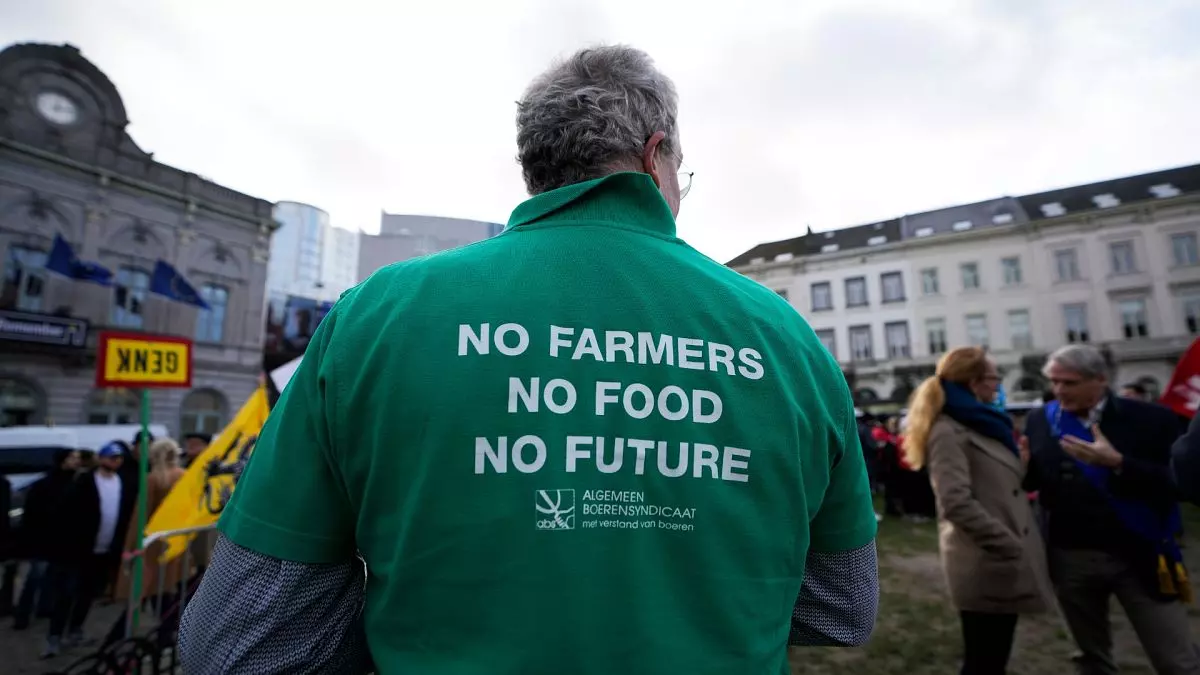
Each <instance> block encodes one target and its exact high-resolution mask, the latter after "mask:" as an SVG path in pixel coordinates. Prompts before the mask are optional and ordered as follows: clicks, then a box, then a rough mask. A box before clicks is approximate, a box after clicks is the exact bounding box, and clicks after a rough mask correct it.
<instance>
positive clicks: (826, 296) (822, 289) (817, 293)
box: [810, 281, 833, 312]
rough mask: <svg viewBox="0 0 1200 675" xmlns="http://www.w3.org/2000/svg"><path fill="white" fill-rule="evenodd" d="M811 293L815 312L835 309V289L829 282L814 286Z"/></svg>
mask: <svg viewBox="0 0 1200 675" xmlns="http://www.w3.org/2000/svg"><path fill="white" fill-rule="evenodd" d="M810 293H811V294H812V308H813V311H814V312H823V311H826V310H830V309H833V288H832V287H831V286H830V285H829V282H828V281H822V282H821V283H819V284H813V285H812V288H811V289H810Z"/></svg>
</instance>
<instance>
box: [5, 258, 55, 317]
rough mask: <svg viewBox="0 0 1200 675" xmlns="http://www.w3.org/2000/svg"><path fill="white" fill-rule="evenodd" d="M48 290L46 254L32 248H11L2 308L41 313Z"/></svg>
mask: <svg viewBox="0 0 1200 675" xmlns="http://www.w3.org/2000/svg"><path fill="white" fill-rule="evenodd" d="M45 289H46V253H45V251H39V250H37V249H36V248H30V247H28V246H18V245H13V246H9V247H8V264H7V265H5V269H4V291H3V296H0V299H2V302H0V307H4V308H7V309H16V310H20V311H23V312H40V311H41V310H42V296H43V295H44V292H45Z"/></svg>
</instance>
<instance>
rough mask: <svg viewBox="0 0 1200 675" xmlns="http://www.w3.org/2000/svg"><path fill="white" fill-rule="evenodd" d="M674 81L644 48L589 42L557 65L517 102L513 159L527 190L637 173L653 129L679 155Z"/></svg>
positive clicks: (543, 74)
mask: <svg viewBox="0 0 1200 675" xmlns="http://www.w3.org/2000/svg"><path fill="white" fill-rule="evenodd" d="M677 114H678V96H677V95H676V93H675V85H674V84H673V83H672V82H671V80H670V79H668V78H667V77H666V76H665V75H663V74H662V73H660V72H659V71H658V69H657V68H655V66H654V62H653V61H652V60H651V59H650V57H649V56H648V55H646V53H645V52H642V51H640V50H637V49H634V48H632V47H625V46H621V45H616V46H602V47H589V48H587V49H582V50H580V51H578V52H575V53H574V54H572V55H571V56H569V57H567V58H566V59H564V60H562V61H559V62H558V63H555V64H554V65H553V66H552V67H551V68H550V69H549V70H547V71H546V72H544V73H542V74H541V75H540V76H538V77H537V78H536V79H535V80H534V81H533V82H532V83H531V84H530V85H529V88H528V89H526V90H525V93H524V95H522V96H521V100H520V101H518V102H517V159H518V160H519V161H520V163H521V170H522V173H523V174H524V176H525V187H526V188H527V189H528V190H529V194H531V195H538V194H541V193H543V192H548V191H550V190H554V189H557V188H560V187H564V186H566V185H572V184H574V183H580V182H583V181H587V180H592V179H595V178H600V177H602V176H605V175H608V174H610V173H614V172H616V171H640V170H641V169H640V167H641V163H642V159H641V158H642V151H643V147H644V146H645V144H646V141H647V140H649V139H650V137H651V136H652V135H653V134H654V133H655V132H658V131H661V132H664V133H665V134H666V138H665V140H664V141H663V143H662V145H665V146H666V148H665V150H666V151H668V152H674V153H675V154H677V155H678V154H680V147H679V129H678V126H677V124H676V117H677Z"/></svg>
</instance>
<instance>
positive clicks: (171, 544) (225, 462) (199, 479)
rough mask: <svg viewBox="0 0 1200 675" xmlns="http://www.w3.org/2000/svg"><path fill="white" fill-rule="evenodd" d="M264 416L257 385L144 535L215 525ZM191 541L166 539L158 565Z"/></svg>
mask: <svg viewBox="0 0 1200 675" xmlns="http://www.w3.org/2000/svg"><path fill="white" fill-rule="evenodd" d="M268 412H270V406H269V405H268V404H267V390H266V387H265V386H264V385H259V387H258V389H256V390H255V391H254V393H253V394H252V395H251V396H250V399H249V400H248V401H246V404H245V405H243V406H242V409H241V410H240V411H238V414H237V416H236V417H234V418H233V421H232V422H230V423H229V425H228V426H226V427H225V429H224V430H223V431H222V432H221V434H220V435H219V436H217V437H216V438H214V439H213V441H212V443H210V444H209V445H208V447H207V448H206V449H205V450H204V452H202V453H200V455H199V456H198V457H196V459H195V460H193V461H192V464H191V466H189V467H188V470H187V473H185V474H184V475H183V478H180V479H179V482H178V483H176V484H175V487H173V488H171V492H170V493H169V494H167V497H166V499H164V500H163V502H162V504H160V505H159V507H158V508H157V509H156V510H155V511H154V517H153V518H151V519H150V522H149V523H147V524H146V534H147V535H151V534H153V533H155V532H163V531H166V530H178V529H181V528H185V527H199V526H202V525H210V524H212V523H215V522H217V519H218V518H220V517H221V511H222V510H223V509H224V508H225V504H227V503H228V502H229V496H230V495H231V494H233V484H234V476H235V474H236V473H241V470H242V469H243V468H244V467H245V465H246V462H247V461H248V460H249V459H250V454H251V453H253V452H254V444H255V442H256V441H257V440H258V434H259V432H261V431H262V427H263V424H264V423H265V422H266V421H267V413H268ZM193 537H194V535H188V536H178V537H171V538H169V539H167V540H166V546H167V548H166V550H165V551H164V552H163V554H162V557H161V558H160V559H159V561H160V562H167V561H168V560H171V559H173V558H175V557H177V556H179V555H180V554H181V553H183V552H184V550H186V549H187V546H188V544H189V543H190V542H191V541H192V539H193Z"/></svg>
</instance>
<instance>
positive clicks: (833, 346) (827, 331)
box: [817, 328, 837, 359]
mask: <svg viewBox="0 0 1200 675" xmlns="http://www.w3.org/2000/svg"><path fill="white" fill-rule="evenodd" d="M817 339H818V340H820V341H821V344H822V345H825V349H827V350H828V351H829V353H830V354H831V355H832V356H833V358H835V359H836V358H837V333H835V332H834V331H833V329H832V328H822V329H821V330H819V331H817Z"/></svg>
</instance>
